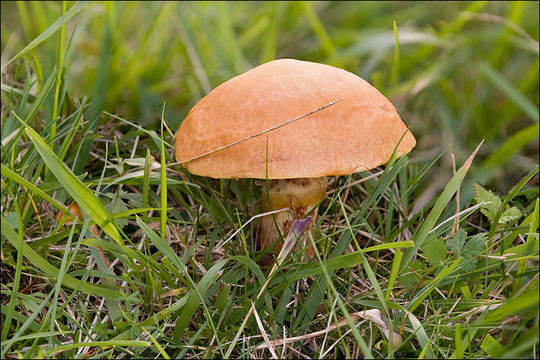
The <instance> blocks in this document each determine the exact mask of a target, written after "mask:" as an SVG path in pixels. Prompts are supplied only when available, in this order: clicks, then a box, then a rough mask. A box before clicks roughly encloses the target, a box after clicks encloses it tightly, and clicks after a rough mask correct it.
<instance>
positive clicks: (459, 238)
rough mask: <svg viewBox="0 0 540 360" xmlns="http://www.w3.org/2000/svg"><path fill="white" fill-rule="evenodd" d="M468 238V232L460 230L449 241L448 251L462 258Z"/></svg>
mask: <svg viewBox="0 0 540 360" xmlns="http://www.w3.org/2000/svg"><path fill="white" fill-rule="evenodd" d="M466 237H467V232H466V231H465V230H463V229H459V230H458V231H457V232H456V233H455V234H454V236H453V237H452V238H450V239H448V249H449V250H450V251H454V252H455V253H456V254H457V255H458V256H460V255H461V249H462V248H463V245H464V244H465V238H466Z"/></svg>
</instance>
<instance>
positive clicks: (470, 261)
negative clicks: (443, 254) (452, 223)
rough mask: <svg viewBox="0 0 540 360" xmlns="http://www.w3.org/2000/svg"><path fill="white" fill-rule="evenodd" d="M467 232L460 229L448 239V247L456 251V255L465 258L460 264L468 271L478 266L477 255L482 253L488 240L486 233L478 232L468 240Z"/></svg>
mask: <svg viewBox="0 0 540 360" xmlns="http://www.w3.org/2000/svg"><path fill="white" fill-rule="evenodd" d="M466 238H467V232H465V231H464V230H463V229H460V230H459V231H458V232H456V234H455V235H454V236H453V237H452V238H451V239H450V240H448V248H449V249H450V250H451V251H454V252H455V253H456V256H457V257H458V258H459V257H461V258H462V259H463V260H462V261H461V264H460V265H459V268H460V270H461V271H464V272H468V271H472V270H474V269H475V268H476V257H477V256H478V255H480V254H481V253H482V251H483V249H484V244H485V242H486V234H476V235H474V236H471V238H470V239H469V240H468V241H466Z"/></svg>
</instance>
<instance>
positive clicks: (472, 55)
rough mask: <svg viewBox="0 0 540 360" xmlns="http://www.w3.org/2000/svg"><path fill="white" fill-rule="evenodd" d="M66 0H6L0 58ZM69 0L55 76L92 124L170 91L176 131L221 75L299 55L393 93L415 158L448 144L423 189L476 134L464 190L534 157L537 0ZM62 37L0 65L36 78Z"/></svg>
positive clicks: (509, 179)
mask: <svg viewBox="0 0 540 360" xmlns="http://www.w3.org/2000/svg"><path fill="white" fill-rule="evenodd" d="M74 6H75V2H67V5H66V7H65V9H63V3H62V2H49V1H46V2H37V1H32V2H24V1H18V2H4V1H3V2H2V3H1V10H2V15H1V16H2V17H1V20H2V21H1V30H2V32H1V44H2V58H1V60H2V64H5V63H6V62H7V61H9V60H10V59H11V58H13V56H15V55H16V54H17V53H18V52H19V51H20V50H21V49H23V48H24V47H25V46H26V45H27V44H29V43H30V42H31V41H32V40H33V39H35V38H36V37H37V36H38V35H40V34H41V33H42V32H44V31H46V30H47V29H48V28H49V27H50V26H51V24H53V23H55V21H57V20H58V19H59V18H60V16H61V15H62V14H63V13H64V12H66V11H68V12H69V9H71V8H72V7H74ZM79 6H80V9H79V10H78V11H77V12H76V14H75V15H73V14H70V16H72V17H71V18H70V20H69V22H67V31H66V34H65V35H66V39H67V42H66V46H67V49H68V52H67V53H66V56H65V58H64V59H63V64H64V66H65V83H64V86H65V89H67V90H66V96H67V97H68V99H79V98H84V97H86V98H88V99H89V100H91V101H92V109H93V111H94V112H95V113H96V114H98V116H97V121H98V122H99V124H103V123H104V122H106V121H110V118H109V117H104V116H101V117H100V116H99V113H100V111H102V110H105V111H108V112H111V113H115V114H118V115H120V116H122V117H124V118H126V119H128V120H130V121H133V122H135V123H138V124H141V125H144V126H145V127H146V128H149V129H155V130H157V129H158V125H159V118H160V115H161V108H162V105H163V102H166V110H165V119H166V122H167V124H168V125H169V127H170V128H171V129H172V130H173V131H175V130H176V129H177V127H178V126H179V124H180V123H181V121H182V119H183V118H184V117H185V115H186V114H187V112H188V111H189V109H190V108H191V107H192V106H193V105H194V104H195V103H196V102H197V101H198V100H199V99H201V98H202V97H203V96H204V95H205V94H206V93H208V92H209V91H210V90H211V89H213V88H214V87H216V86H217V85H219V84H220V83H222V82H224V81H226V80H228V79H229V78H231V77H233V76H235V75H237V74H240V73H242V72H245V71H246V70H249V69H250V68H252V67H255V66H257V65H259V64H261V63H264V62H267V61H270V60H273V59H276V58H295V59H301V60H309V61H315V62H321V63H326V64H330V65H333V66H337V67H340V68H343V69H346V70H348V71H351V72H353V73H355V74H357V75H359V76H361V77H363V78H364V79H365V80H367V81H368V82H370V83H371V84H372V85H374V86H375V87H376V88H377V89H379V90H380V91H381V92H382V93H383V94H384V95H386V96H387V97H389V98H390V100H391V101H392V102H393V103H394V105H395V106H396V108H397V110H398V112H399V113H400V114H401V116H402V118H403V119H404V121H405V123H406V124H407V125H409V126H410V127H411V130H412V132H413V134H414V135H415V137H416V138H417V141H418V145H417V148H416V149H415V150H414V151H413V152H412V153H411V156H410V160H411V163H412V164H415V163H418V164H420V163H427V162H430V161H433V160H434V159H436V157H437V156H438V155H440V154H441V153H444V155H443V156H442V157H441V159H440V160H439V161H438V162H437V164H436V165H435V166H434V167H433V168H432V169H431V172H432V173H433V174H432V177H431V179H432V182H431V183H430V184H427V185H425V186H426V188H425V189H424V190H425V191H424V193H425V194H427V195H426V196H427V197H429V194H433V193H435V192H438V191H439V190H440V189H442V188H443V187H444V185H446V182H447V181H448V179H449V178H450V174H451V171H452V160H451V155H450V154H454V155H455V157H456V162H457V165H458V166H460V165H461V164H462V163H463V161H464V160H465V159H466V158H467V156H468V155H469V154H470V153H471V152H472V151H473V150H474V148H475V147H476V146H477V145H478V144H479V143H480V142H481V141H482V140H483V139H484V140H485V142H484V145H483V146H482V147H481V149H480V152H479V155H478V156H477V159H476V160H475V162H474V165H473V167H472V168H471V174H470V176H468V178H469V183H465V184H464V186H463V187H464V189H465V190H464V194H463V196H465V197H467V198H470V191H469V190H467V189H468V188H469V189H470V188H471V186H470V185H471V183H470V182H472V181H478V182H480V183H482V184H487V185H488V186H490V187H491V188H494V189H496V190H498V191H500V192H506V191H507V190H508V189H509V188H511V187H512V186H513V185H515V183H517V182H518V181H519V179H520V178H521V177H522V176H523V175H525V174H526V173H527V172H528V171H529V170H530V169H531V168H533V167H534V166H536V165H537V164H538V150H539V149H538V121H539V115H538V104H539V92H538V80H539V62H538V60H539V46H538V37H539V2H537V1H535V2H521V1H512V2H503V1H492V2H487V1H478V2H424V1H422V2H405V1H399V2H349V1H343V2H340V1H336V2H324V1H321V2H305V1H290V2H289V1H283V2H270V1H265V2H247V1H238V2H235V1H232V2H224V1H223V2H142V1H141V2H131V1H130V2H116V1H115V2H84V4H83V5H80V4H79ZM59 36H60V34H59V31H57V32H56V33H55V34H54V35H53V36H50V37H48V38H47V39H46V40H45V41H44V42H43V43H41V44H40V45H39V46H37V47H36V48H35V49H34V50H33V51H32V52H30V53H28V54H27V55H25V57H24V58H25V59H26V63H27V66H26V67H27V70H26V71H9V67H8V68H7V71H3V73H2V82H3V84H4V83H9V84H10V85H11V86H14V87H16V85H17V82H18V81H19V82H20V83H23V80H22V79H24V78H25V77H27V76H35V77H36V80H37V81H35V83H34V84H35V86H36V89H35V90H34V92H36V91H38V89H39V88H40V86H42V85H43V82H44V79H47V77H48V74H50V73H51V72H52V71H53V68H54V66H55V65H57V64H58V60H59V59H58V53H59V52H58V46H59V45H58V44H59V41H58V39H59ZM396 41H397V44H398V46H396ZM38 59H39V60H38ZM5 96H6V95H5V92H4V91H2V101H3V102H4V101H6V98H5ZM65 103H66V102H65ZM66 106H67V105H66ZM5 117H6V115H5V114H3V115H2V121H3V122H4V120H5ZM3 125H5V124H3ZM413 166H414V165H413Z"/></svg>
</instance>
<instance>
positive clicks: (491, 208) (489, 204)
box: [474, 183, 502, 223]
mask: <svg viewBox="0 0 540 360" xmlns="http://www.w3.org/2000/svg"><path fill="white" fill-rule="evenodd" d="M474 199H475V200H476V202H477V203H478V204H479V203H481V202H485V203H486V204H484V205H483V206H482V208H481V210H480V211H481V212H482V214H484V215H485V216H486V217H487V218H488V220H489V222H490V223H492V222H493V221H494V220H495V216H496V215H497V211H498V210H499V208H500V207H501V204H502V201H501V198H500V197H498V196H497V195H495V194H494V193H492V192H491V191H489V190H486V189H484V188H483V187H482V186H480V185H479V184H478V183H475V184H474Z"/></svg>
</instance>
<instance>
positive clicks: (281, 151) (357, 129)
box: [176, 59, 416, 179]
mask: <svg viewBox="0 0 540 360" xmlns="http://www.w3.org/2000/svg"><path fill="white" fill-rule="evenodd" d="M339 99H342V100H341V101H340V102H338V103H336V104H334V105H332V106H330V107H328V108H326V109H323V110H321V111H319V112H316V113H314V114H312V115H309V116H307V117H305V118H302V119H300V120H298V121H295V122H293V123H290V124H288V125H286V126H283V127H281V128H279V129H276V130H273V131H270V132H268V133H265V134H263V135H259V136H256V137H254V138H251V139H249V140H247V141H243V142H241V143H239V144H236V145H233V146H231V147H228V148H226V149H223V150H219V151H217V152H214V153H211V154H209V155H206V156H203V157H200V158H198V159H195V160H191V161H187V162H184V161H186V160H189V159H192V158H195V157H197V156H199V155H201V154H205V153H207V152H209V151H212V150H215V149H218V148H221V147H223V146H226V145H228V144H231V143H234V142H235V141H238V140H241V139H244V138H247V137H249V136H252V135H254V134H257V133H259V132H262V131H264V130H267V129H269V128H271V127H273V126H277V125H279V124H283V123H285V122H287V121H288V120H291V119H293V118H296V117H298V116H300V115H303V114H305V113H308V112H310V111H313V110H315V109H317V108H319V107H321V106H323V105H326V104H328V103H330V102H333V101H335V100H339ZM402 137H403V138H402ZM400 139H401V142H400ZM398 143H399V146H398V147H397V151H396V153H397V156H401V155H404V154H406V153H408V152H409V151H410V150H411V149H412V148H413V147H414V146H415V144H416V141H415V139H414V137H413V135H412V134H411V133H410V131H408V130H407V127H406V126H405V124H404V123H403V121H402V120H401V118H400V117H399V115H398V113H397V112H396V110H395V108H394V106H393V105H392V104H391V103H390V101H389V100H388V99H386V98H385V97H384V96H383V95H382V94H381V93H380V92H379V91H378V90H377V89H375V88H374V87H373V86H371V85H370V84H369V83H367V82H366V81H364V80H363V79H362V78H360V77H358V76H356V75H354V74H352V73H350V72H348V71H345V70H342V69H338V68H335V67H332V66H329V65H324V64H318V63H313V62H306V61H299V60H292V59H281V60H274V61H270V62H268V63H265V64H263V65H260V66H258V67H256V68H254V69H252V70H250V71H248V72H246V73H244V74H241V75H239V76H236V77H234V78H232V79H230V80H228V81H226V82H225V83H223V84H221V85H219V86H218V87H216V88H215V89H214V90H212V91H211V92H210V93H209V94H208V95H206V96H205V97H204V98H202V99H201V100H200V101H199V102H198V103H197V104H196V105H195V106H194V107H193V108H192V109H191V110H190V112H189V114H188V115H187V117H186V118H185V119H184V121H183V122H182V124H181V125H180V128H179V130H178V133H177V135H176V159H177V160H178V161H179V162H184V163H182V166H184V167H186V168H187V169H188V170H189V171H190V172H191V173H193V174H197V175H201V176H208V177H212V178H260V179H264V178H266V169H267V168H268V178H270V179H286V178H302V177H321V176H329V175H348V174H351V173H353V172H356V171H363V170H369V169H372V168H374V167H377V166H379V165H382V164H385V163H386V162H387V161H388V160H389V159H390V156H391V154H392V151H393V150H394V148H395V147H396V146H397V145H398Z"/></svg>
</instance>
